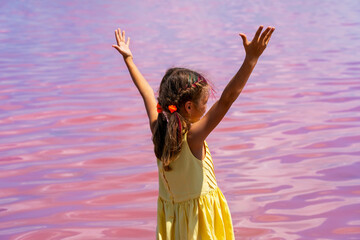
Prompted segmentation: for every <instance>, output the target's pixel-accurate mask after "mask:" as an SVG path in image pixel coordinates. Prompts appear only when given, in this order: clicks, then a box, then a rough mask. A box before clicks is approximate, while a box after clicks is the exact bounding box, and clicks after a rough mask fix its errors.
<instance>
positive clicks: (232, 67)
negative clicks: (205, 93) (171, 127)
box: [0, 0, 360, 240]
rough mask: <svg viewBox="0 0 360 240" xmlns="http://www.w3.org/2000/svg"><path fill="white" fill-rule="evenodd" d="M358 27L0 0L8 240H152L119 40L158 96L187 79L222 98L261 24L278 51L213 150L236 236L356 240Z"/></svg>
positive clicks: (356, 7) (261, 7) (349, 4)
mask: <svg viewBox="0 0 360 240" xmlns="http://www.w3.org/2000/svg"><path fill="white" fill-rule="evenodd" d="M359 16H360V4H359V2H358V1H356V0H354V1H321V2H320V1H310V0H306V1H301V3H300V1H298V3H295V1H285V0H284V1H260V0H255V1H246V2H245V1H221V2H220V1H205V0H200V1H196V2H195V1H182V2H181V3H179V2H175V1H126V2H125V1H115V0H113V1H106V2H105V1H104V2H102V1H69V0H63V1H1V2H0V99H1V105H0V239H14V240H15V239H16V240H20V239H22V240H25V239H68V240H70V239H71V240H75V239H154V234H155V227H156V200H157V188H158V183H157V168H156V163H155V158H154V154H153V151H152V143H151V136H150V131H149V129H148V123H147V119H146V115H145V111H144V107H143V103H142V100H141V98H140V97H139V94H138V93H137V91H136V89H135V88H134V87H133V85H132V82H131V80H130V78H129V75H128V73H127V71H126V68H125V65H124V64H123V62H122V59H121V57H120V56H119V55H118V53H117V52H116V51H115V50H114V49H112V48H111V44H113V43H114V33H113V31H114V29H115V28H116V27H119V26H120V27H123V28H125V29H126V31H127V34H128V35H129V36H130V37H131V47H132V51H133V54H134V57H135V62H136V63H137V64H138V66H139V68H140V69H141V70H142V72H143V74H144V75H145V76H146V78H147V79H148V80H149V82H150V84H151V85H152V86H153V87H154V88H155V89H157V87H158V85H159V81H160V79H161V77H162V75H163V73H164V72H165V70H166V69H167V68H169V67H172V66H185V67H190V68H193V69H195V70H199V71H201V72H203V73H204V74H205V75H206V76H207V77H208V78H209V79H210V80H211V81H212V82H213V83H214V85H215V86H216V89H217V97H218V96H219V95H220V93H221V91H222V89H223V87H224V86H225V85H226V83H227V81H228V80H229V79H230V78H231V77H232V75H233V74H234V73H235V72H236V71H237V69H238V68H239V66H240V64H241V62H242V59H243V57H244V52H243V50H242V46H241V40H240V37H239V36H238V35H237V33H238V32H245V33H246V34H248V35H251V36H252V35H253V33H254V31H255V30H256V28H257V26H258V25H260V24H264V25H273V26H275V27H276V31H275V33H274V34H273V38H272V39H271V41H270V44H269V47H268V49H267V50H266V52H265V53H264V55H263V56H262V58H261V60H260V61H259V63H258V65H257V67H256V69H255V71H254V73H253V75H252V77H251V79H250V80H249V82H248V84H247V86H246V87H245V90H244V91H243V93H242V94H241V95H240V97H239V99H238V100H237V101H236V103H235V104H234V106H233V108H232V109H231V110H230V111H229V113H228V114H227V115H226V117H225V119H224V121H223V122H222V123H221V124H220V125H219V127H218V128H217V129H216V130H215V131H214V132H213V133H212V134H211V135H210V136H209V137H208V139H207V141H208V144H209V146H210V149H211V151H212V154H213V159H214V164H215V173H216V175H217V179H218V184H219V186H220V188H221V189H222V191H223V193H224V195H225V197H226V198H227V200H228V204H229V207H230V210H231V213H232V218H233V224H234V229H235V235H236V237H237V239H272V240H280V239H290V240H291V239H360V202H359V200H360V179H359V178H360V174H359V172H360V131H359V130H360V124H359V122H360V57H359V54H358V49H360V30H359V29H360V17H359ZM250 38H251V37H250ZM213 101H214V99H212V102H213Z"/></svg>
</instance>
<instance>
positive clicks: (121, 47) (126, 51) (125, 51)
mask: <svg viewBox="0 0 360 240" xmlns="http://www.w3.org/2000/svg"><path fill="white" fill-rule="evenodd" d="M115 38H116V42H117V45H112V47H113V48H115V49H116V50H118V51H119V53H120V54H121V55H123V57H124V59H126V58H128V57H131V58H132V53H131V51H130V48H129V44H130V38H129V37H128V39H127V42H126V43H125V31H122V33H121V30H120V28H118V29H117V30H115Z"/></svg>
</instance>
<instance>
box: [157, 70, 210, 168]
mask: <svg viewBox="0 0 360 240" xmlns="http://www.w3.org/2000/svg"><path fill="white" fill-rule="evenodd" d="M208 90H209V84H208V81H207V80H206V79H205V78H204V77H203V76H202V75H201V74H199V73H197V72H195V71H192V70H189V69H186V68H170V69H168V70H167V71H166V73H165V75H164V77H163V79H162V81H161V83H160V88H159V97H158V103H159V105H160V106H161V108H162V112H160V113H159V114H158V118H157V121H156V123H155V127H154V135H153V143H154V152H155V155H156V157H157V158H158V159H159V160H160V161H161V162H162V164H163V167H164V170H165V171H169V170H170V166H169V165H170V163H171V162H172V161H173V160H174V158H175V157H176V155H177V154H178V153H179V152H180V150H181V147H182V143H183V136H184V134H185V133H186V132H188V131H189V130H190V127H191V124H190V122H189V120H188V119H187V118H185V117H184V116H182V115H181V114H180V112H179V110H180V109H181V107H183V106H184V105H185V103H186V102H187V101H193V102H194V103H195V104H197V103H198V100H199V99H200V97H201V96H202V94H204V92H205V91H208ZM170 105H175V106H176V108H177V111H175V112H173V113H171V112H170V111H169V109H168V107H169V106H170Z"/></svg>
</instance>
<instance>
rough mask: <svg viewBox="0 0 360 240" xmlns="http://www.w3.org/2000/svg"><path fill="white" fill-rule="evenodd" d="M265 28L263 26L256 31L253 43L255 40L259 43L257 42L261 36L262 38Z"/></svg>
mask: <svg viewBox="0 0 360 240" xmlns="http://www.w3.org/2000/svg"><path fill="white" fill-rule="evenodd" d="M263 27H264V26H263V25H261V26H260V27H259V28H258V30H257V31H256V33H255V36H254V38H253V40H252V41H254V40H255V41H257V40H258V39H259V36H260V33H261V31H262V29H263Z"/></svg>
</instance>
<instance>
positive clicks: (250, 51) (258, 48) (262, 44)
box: [239, 26, 275, 61]
mask: <svg viewBox="0 0 360 240" xmlns="http://www.w3.org/2000/svg"><path fill="white" fill-rule="evenodd" d="M262 29H263V26H260V27H259V28H258V30H257V31H256V33H255V36H254V38H253V39H252V40H251V42H249V41H248V40H247V38H246V35H245V34H244V33H240V34H239V35H240V36H241V38H242V40H243V44H244V48H245V52H246V58H247V59H250V60H255V61H257V59H258V58H259V57H260V55H261V54H262V53H263V52H264V50H265V48H266V46H267V44H268V43H269V41H270V38H271V34H272V33H273V32H274V30H275V28H274V27H267V28H266V29H265V31H264V32H263V33H262V34H261V36H260V33H261V31H262Z"/></svg>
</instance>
